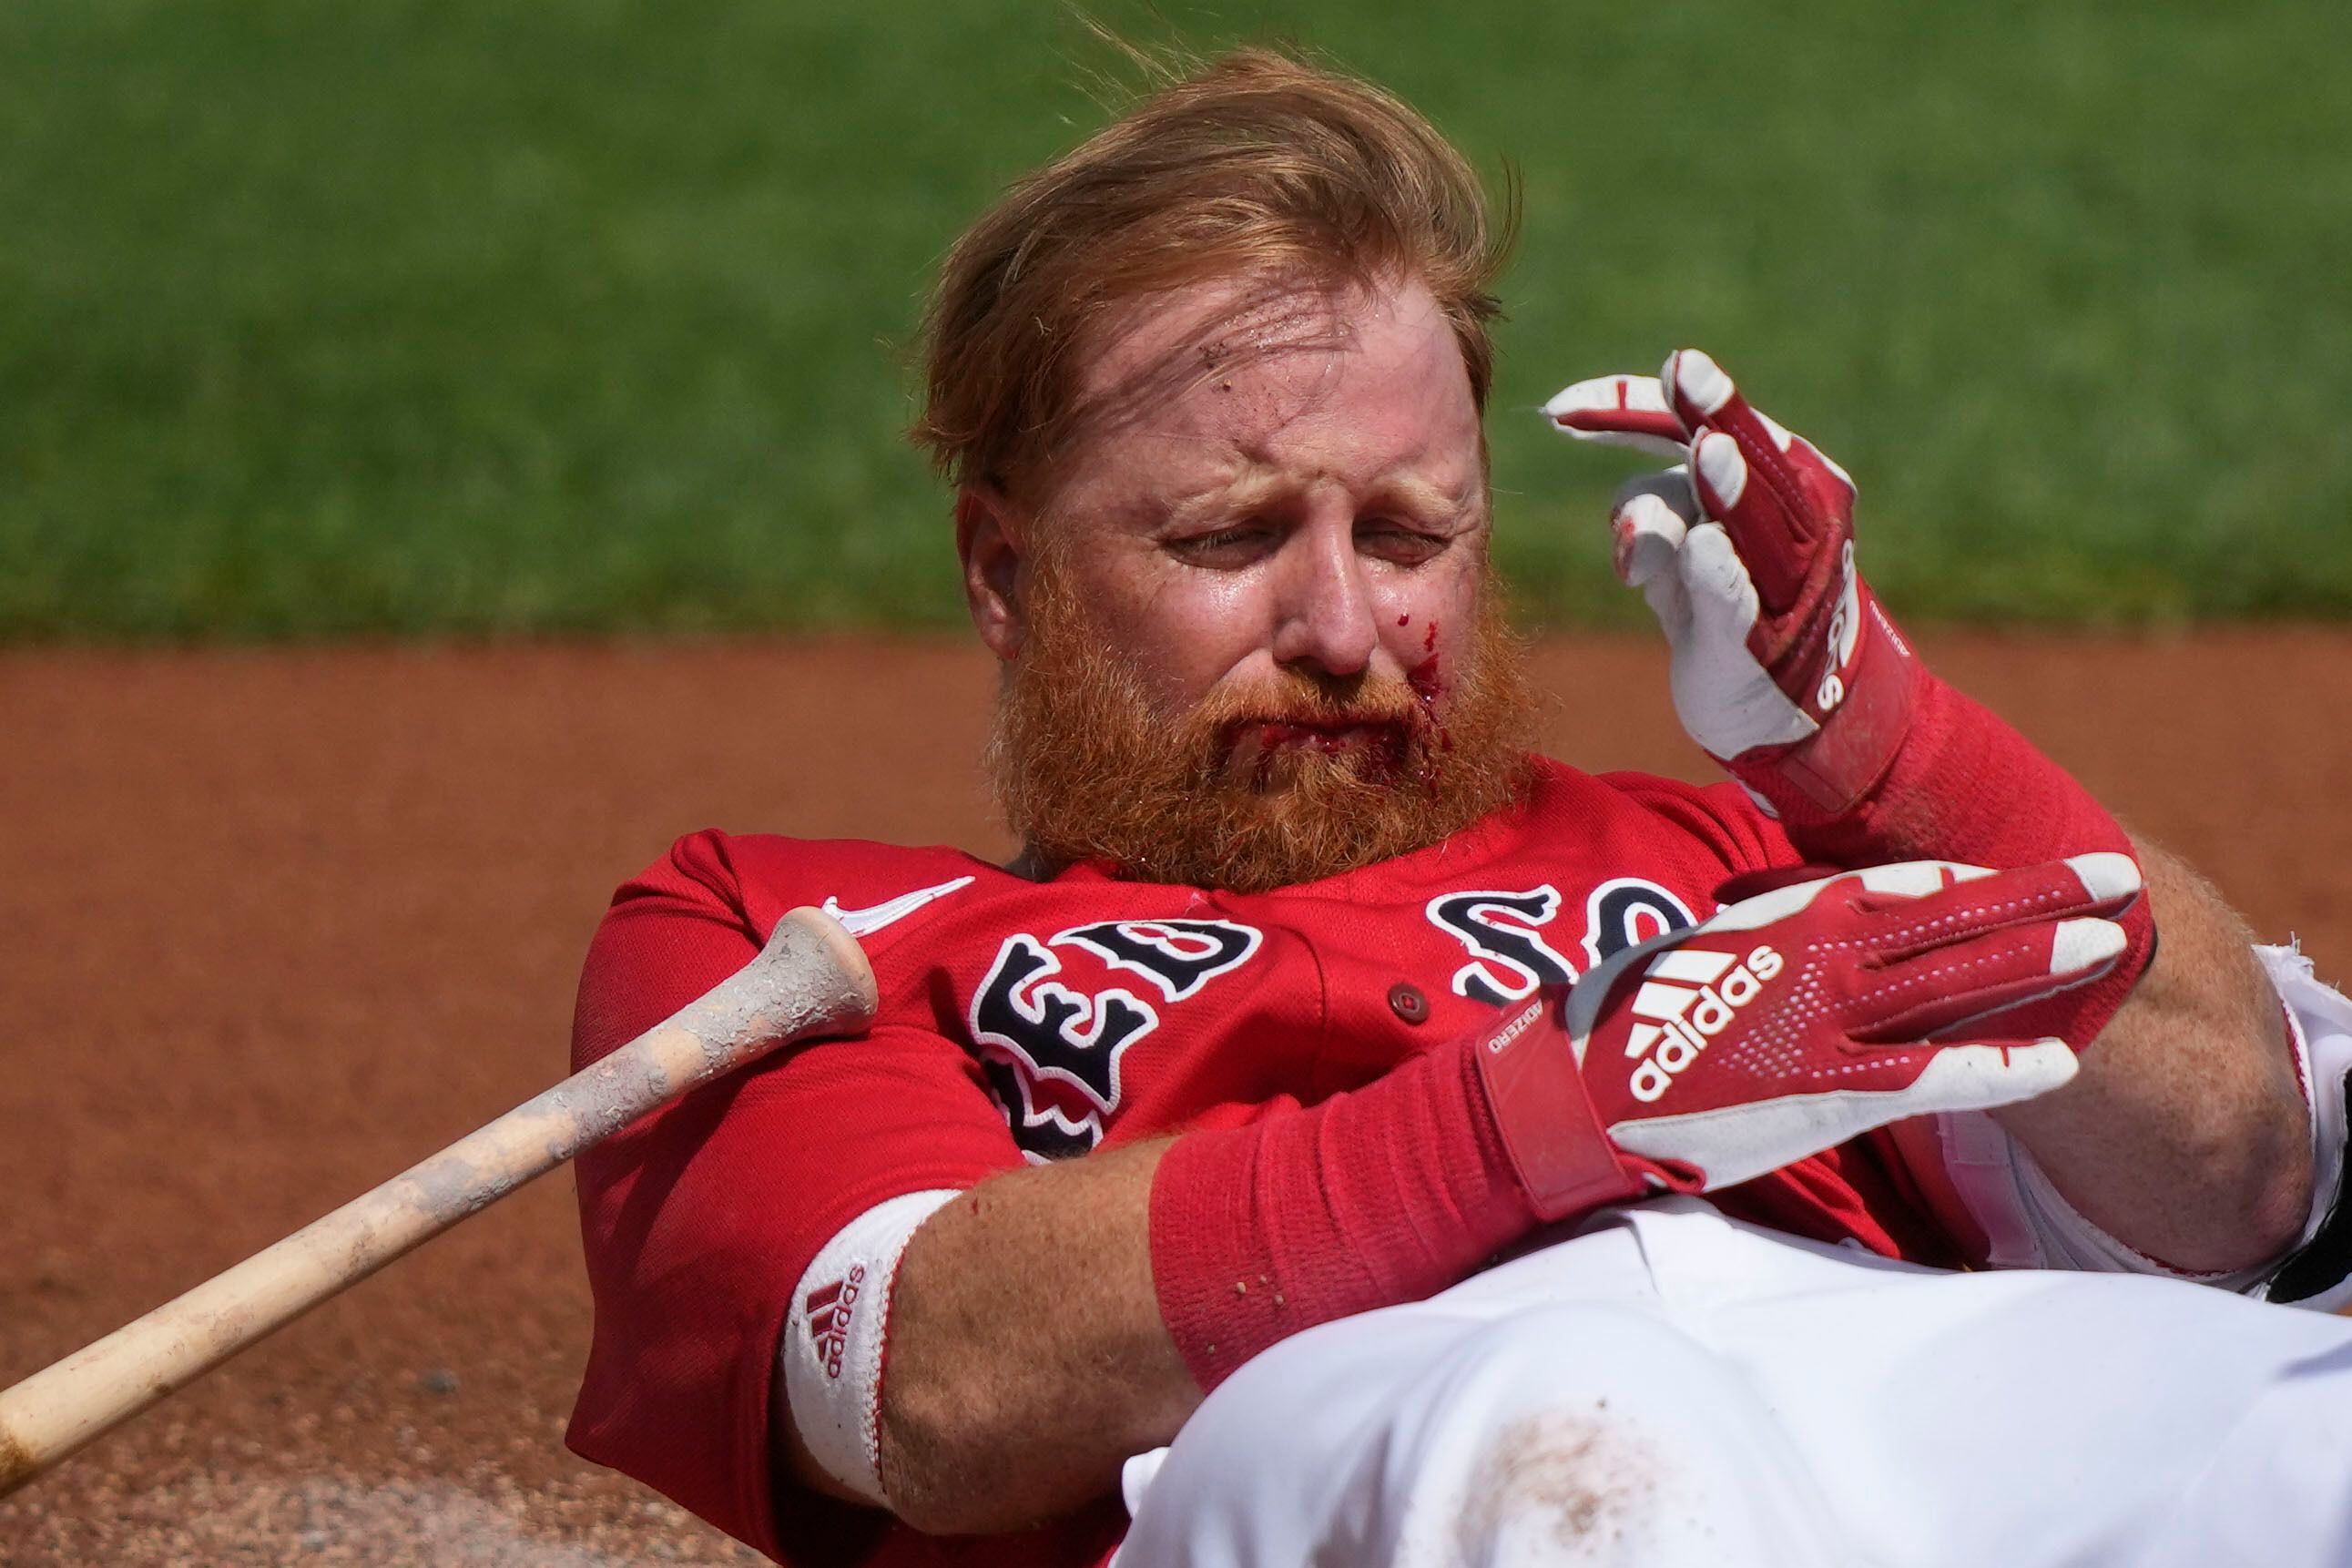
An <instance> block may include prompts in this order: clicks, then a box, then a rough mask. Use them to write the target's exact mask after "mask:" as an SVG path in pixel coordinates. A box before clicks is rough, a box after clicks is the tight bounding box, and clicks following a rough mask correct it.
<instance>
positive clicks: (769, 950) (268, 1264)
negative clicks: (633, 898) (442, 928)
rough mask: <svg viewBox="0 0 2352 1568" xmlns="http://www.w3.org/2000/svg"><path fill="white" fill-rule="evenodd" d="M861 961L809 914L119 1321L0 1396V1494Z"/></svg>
mask: <svg viewBox="0 0 2352 1568" xmlns="http://www.w3.org/2000/svg"><path fill="white" fill-rule="evenodd" d="M875 1005H876V994H875V987H874V972H873V971H872V970H871V969H870V968H868V967H867V966H866V955H865V953H864V952H862V951H861V950H860V949H859V948H858V945H857V942H856V938H854V937H852V936H851V935H850V934H849V933H848V932H847V931H845V930H843V929H842V927H841V925H840V923H839V922H838V921H835V920H834V919H833V918H832V917H831V916H829V915H827V914H824V912H823V911H821V910H813V909H805V908H803V909H797V910H793V911H792V912H791V913H789V914H787V915H785V916H784V918H783V919H782V921H778V922H777V925H776V929H775V931H774V933H773V934H772V935H771V936H770V937H769V938H768V942H767V945H766V946H765V947H764V948H762V949H761V952H760V955H759V956H758V957H757V958H754V959H753V960H752V961H751V963H748V964H746V965H745V966H744V967H743V968H742V969H741V970H740V971H739V972H738V973H735V974H733V975H731V976H730V977H729V978H728V979H726V980H723V981H721V982H720V983H719V984H718V985H716V986H714V987H712V988H711V990H710V992H709V994H707V995H705V996H703V997H702V998H701V999H700V1000H698V1001H695V1002H690V1003H688V1004H687V1005H685V1006H684V1007H682V1008H680V1009H678V1011H677V1013H675V1014H673V1015H672V1016H670V1017H669V1018H667V1020H665V1021H664V1022H662V1023H659V1024H656V1025H655V1026H653V1027H652V1028H650V1029H648V1030H646V1032H645V1033H644V1034H642V1035H640V1036H638V1037H636V1038H635V1039H634V1040H631V1041H630V1042H629V1043H628V1044H627V1045H625V1046H623V1047H620V1048H619V1049H617V1050H615V1051H614V1052H613V1053H612V1054H611V1055H609V1056H607V1057H605V1058H604V1059H603V1060H601V1061H598V1062H596V1063H594V1064H593V1065H592V1066H590V1067H587V1068H583V1069H582V1070H581V1071H579V1072H576V1073H574V1074H572V1076H571V1077H570V1078H568V1079H564V1080H563V1081H562V1083H560V1084H557V1085H556V1086H555V1087H554V1088H552V1089H548V1090H546V1091H545V1092H543V1093H541V1094H539V1095H537V1096H535V1097H534V1098H532V1099H530V1100H525V1101H524V1102H523V1103H522V1104H520V1105H519V1106H517V1107H516V1108H515V1109H514V1110H509V1111H508V1112H507V1113H506V1114H505V1115H504V1116H501V1117H499V1119H498V1120H497V1121H492V1122H490V1123H489V1124H488V1126H485V1127H483V1128H481V1129H480V1130H479V1131H475V1132H473V1133H471V1134H469V1135H468V1136H467V1137H465V1138H462V1139H459V1140H458V1141H457V1142H455V1143H452V1144H451V1145H450V1146H449V1147H448V1148H446V1149H444V1150H442V1151H441V1152H439V1153H437V1154H435V1155H433V1156H432V1157H430V1158H429V1159H426V1160H425V1161H424V1162H423V1163H419V1164H417V1165H414V1166H412V1167H410V1168H409V1169H408V1170H407V1171H405V1172H404V1173H401V1174H400V1175H397V1176H394V1178H393V1179H392V1180H390V1181H388V1182H386V1183H384V1184H383V1185H382V1186H379V1187H376V1188H373V1190H371V1191H369V1192H366V1193H363V1194H361V1195H360V1196H358V1197H356V1198H354V1199H352V1201H351V1202H350V1203H347V1204H345V1205H343V1206H342V1207H341V1208H339V1209H337V1210H335V1211H334V1213H332V1214H331V1215H327V1216H326V1217H325V1218H323V1219H320V1220H317V1221H315V1222H313V1223H312V1224H310V1225H309V1226H305V1227H303V1228H302V1229H300V1230H298V1231H296V1232H295V1233H294V1234H293V1235H291V1236H289V1237H286V1238H285V1239H284V1240H283V1241H279V1242H277V1243H275V1244H274V1245H272V1246H270V1247H265V1248H264V1249H262V1250H261V1251H259V1252H257V1253H255V1254H254V1255H253V1256H252V1257H251V1258H247V1259H246V1260H245V1261H244V1262H242V1263H240V1264H238V1265H236V1267H235V1268H231V1269H229V1270H228V1271H227V1272H226V1273H223V1274H216V1275H215V1276H214V1277H213V1278H212V1279H208V1280H206V1281H205V1282H204V1283H203V1284H201V1285H199V1286H197V1287H196V1288H195V1289H192V1290H190V1291H188V1292H187V1293H186V1294H185V1295H183V1296H180V1297H178V1298H176V1299H174V1300H170V1301H167V1302H165V1303H164V1304H163V1306H160V1307H158V1308H156V1309H155V1310H153V1311H152V1312H150V1313H148V1314H147V1315H146V1316H145V1317H143V1318H141V1319H139V1320H138V1321H135V1322H131V1323H129V1324H126V1325H125V1326H124V1327H122V1328H120V1329H117V1330H116V1331H114V1332H112V1333H110V1334H109V1335H107V1336H106V1337H105V1338H104V1339H102V1340H100V1341H98V1342H95V1343H93V1344H90V1345H88V1346H85V1347H84V1348H83V1349H81V1350H79V1351H76V1352H74V1353H73V1354H71V1355H69V1356H68V1357H66V1358H65V1359H64V1360H63V1361H60V1362H58V1363H55V1364H54V1365H52V1366H49V1367H47V1368H44V1369H43V1370H41V1371H39V1372H37V1373H34V1374H33V1375H32V1376H30V1377H28V1378H26V1379H25V1381H24V1382H22V1383H19V1384H16V1386H15V1387H13V1388H10V1389H8V1390H6V1391H5V1393H0V1497H5V1496H7V1495H8V1494H9V1493H10V1492H12V1491H15V1490H16V1489H17V1488H19V1487H21V1486H23V1485H25V1483H26V1482H27V1481H30V1480H31V1479H34V1478H35V1477H36V1476H38V1475H40V1474H41V1473H42V1472H43V1471H45V1470H47V1469H48V1468H50V1467H52V1466H54V1465H56V1464H57V1463H58V1461H59V1460H61V1459H63V1458H66V1457H67V1456H68V1455H69V1454H71V1453H73V1452H75V1451H76V1450H77V1449H79V1448H80V1447H82V1446H83V1445H85V1444H87V1443H89V1442H92V1441H94V1440H95V1439H97V1438H98V1437H100V1436H103V1435H104V1434H105V1433H107V1432H109V1431H111V1430H112V1429H113V1428H114V1427H116V1426H120V1425H121V1424H122V1423H123V1422H125V1421H128V1420H129V1419H131V1417H132V1416H133V1415H138V1414H139V1413H140V1412H141V1411H142V1410H144V1409H146V1408H147V1407H148V1406H149V1405H153V1404H154V1403H156V1402H157V1401H158V1400H160V1399H162V1398H163V1397H164V1396H165V1395H166V1394H172V1393H174V1392H176V1391H177V1390H179V1389H181V1388H184V1387H185V1386H186V1385H187V1384H190V1383H193V1382H194V1381H195V1379H197V1378H198V1377H200V1376H202V1375H203V1374H204V1373H207V1372H210V1371H211V1370H212V1369H213V1368H214V1367H215V1366H218V1365H219V1364H220V1363H222V1362H225V1361H226V1360H227V1359H228V1358H229V1357H231V1356H233V1355H235V1354H236V1352H239V1351H241V1350H243V1349H245V1348H246V1347H247V1345H250V1344H252V1343H254V1342H256V1341H257V1340H260V1339H262V1338H264V1337H265V1336H267V1335H268V1334H270V1333H273V1332H275V1331H277V1330H278V1329H280V1328H283V1327H284V1326H285V1325H286V1324H287V1323H289V1322H290V1321H293V1320H294V1319H295V1318H297V1317H299V1316H300V1315H301V1314H302V1313H304V1312H306V1311H308V1310H310V1309H311V1308H312V1307H315V1306H317V1305H318V1304H319V1303H320V1302H321V1301H323V1300H326V1299H327V1298H328V1297H330V1296H332V1295H334V1294H335V1293H336V1292H338V1291H340V1290H342V1289H347V1288H348V1287H350V1286H352V1285H355V1284H357V1283H358V1282H359V1281H360V1280H362V1279H366V1278H367V1277H368V1276H369V1275H371V1274H373V1273H374V1272H375V1271H376V1270H377V1269H379V1268H383V1266H384V1265H385V1264H387V1263H390V1262H391V1261H392V1260H393V1259H394V1258H398V1257H400V1256H401V1255H402V1254H404V1253H405V1252H407V1251H408V1250H409V1249H410V1248H412V1247H416V1246H418V1245H419V1244H421V1243H423V1242H425V1241H427V1240H429V1239H431V1238H432V1237H436V1236H438V1235H439V1234H440V1233H441V1232H443V1231H445V1230H446V1229H448V1228H449V1227H450V1226H453V1225H456V1224H457V1222H458V1221H459V1220H462V1219H464V1218H465V1217H466V1216H467V1215H471V1214H473V1213H475V1212H476V1211H478V1210H479V1209H481V1208H483V1207H485V1206H487V1205H489V1204H492V1203H495V1202H496V1201H497V1200H499V1198H502V1197H504V1196H506V1194H509V1193H510V1192H512V1191H514V1189H515V1188H517V1187H519V1186H520V1185H522V1184H524V1183H525V1182H528V1181H530V1180H531V1179H532V1178H533V1177H535V1176H541V1175H544V1174H545V1173H548V1172H549V1171H551V1170H553V1169H554V1168H555V1167H556V1166H558V1165H561V1164H562V1163H564V1162H565V1161H567V1160H569V1159H571V1158H572V1156H573V1155H575V1154H577V1153H579V1152H581V1151H582V1150H583V1149H587V1148H590V1147H592V1146H593V1145H594V1144H596V1143H597V1142H601V1141H603V1140H604V1139H605V1138H608V1137H610V1136H612V1134H614V1132H617V1131H620V1130H621V1129H622V1128H624V1127H625V1126H627V1125H628V1124H629V1123H630V1122H632V1121H635V1120H636V1119H637V1118H638V1117H640V1116H643V1115H645V1114H646V1112H647V1111H649V1110H654V1109H655V1108H656V1107H657V1106H660V1105H662V1104H663V1103H665V1102H666V1101H667V1100H672V1099H675V1098H676V1097H677V1096H678V1095H681V1094H684V1093H685V1092H686V1091H687V1090H688V1089H694V1088H696V1087H698V1086H699V1085H701V1084H705V1083H708V1082H709V1081H710V1080H711V1079H716V1078H719V1077H720V1076H722V1075H724V1074H726V1073H729V1072H732V1071H733V1070H735V1069H736V1068H740V1067H742V1066H744V1065H745V1064H747V1063H749V1062H752V1061H755V1060H757V1059H759V1058H761V1057H763V1056H765V1055H767V1054H768V1053H769V1052H770V1051H772V1050H774V1049H776V1048H777V1047H781V1046H784V1045H787V1044H790V1043H791V1042H793V1041H795V1040H803V1039H807V1038H810V1037H814V1036H819V1035H829V1034H848V1033H854V1032H856V1030H858V1029H861V1028H863V1027H864V1026H866V1024H867V1023H868V1022H869V1021H871V1020H872V1018H873V1016H874V1008H875Z"/></svg>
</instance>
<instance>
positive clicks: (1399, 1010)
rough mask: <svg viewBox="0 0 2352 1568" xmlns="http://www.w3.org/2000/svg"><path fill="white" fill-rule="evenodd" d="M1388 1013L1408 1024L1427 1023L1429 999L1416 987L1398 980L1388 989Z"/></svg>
mask: <svg viewBox="0 0 2352 1568" xmlns="http://www.w3.org/2000/svg"><path fill="white" fill-rule="evenodd" d="M1389 1011H1390V1012H1391V1013H1394V1014H1395V1015H1396V1016H1398V1017H1400V1018H1402V1019H1403V1020H1404V1021H1405V1022H1406V1023H1408V1024H1423V1023H1427V1022H1428V1021H1429V998H1428V997H1426V996H1424V995H1423V994H1422V991H1421V987H1420V986H1418V985H1408V984H1405V983H1404V982H1403V981H1402V980H1400V981H1398V982H1397V983H1396V984H1393V985H1391V986H1390V987H1389Z"/></svg>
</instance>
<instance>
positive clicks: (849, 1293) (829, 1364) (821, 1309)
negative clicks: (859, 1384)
mask: <svg viewBox="0 0 2352 1568" xmlns="http://www.w3.org/2000/svg"><path fill="white" fill-rule="evenodd" d="M865 1283H866V1265H864V1264H863V1263H859V1264H855V1265H853V1266H852V1267H851V1268H850V1270H849V1272H848V1274H846V1275H845V1276H844V1277H843V1278H841V1279H835V1281H833V1283H831V1284H830V1285H820V1286H818V1287H817V1288H816V1289H814V1290H812V1291H810V1292H809V1296H808V1326H809V1338H810V1339H812V1340H813V1341H814V1342H815V1343H816V1359H817V1360H818V1361H820V1362H822V1363H824V1374H825V1376H827V1377H839V1376H840V1375H841V1361H842V1357H843V1356H844V1355H845V1354H846V1353H847V1352H848V1349H849V1320H850V1316H851V1314H852V1313H853V1312H854V1311H855V1310H856V1306H857V1296H858V1292H859V1290H860V1289H862V1288H863V1287H864V1285H865Z"/></svg>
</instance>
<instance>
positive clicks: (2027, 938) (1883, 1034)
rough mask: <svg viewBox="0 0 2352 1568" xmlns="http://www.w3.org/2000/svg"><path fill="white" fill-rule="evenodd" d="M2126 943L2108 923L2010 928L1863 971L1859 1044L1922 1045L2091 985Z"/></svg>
mask: <svg viewBox="0 0 2352 1568" xmlns="http://www.w3.org/2000/svg"><path fill="white" fill-rule="evenodd" d="M2126 942H2127V938H2126V936H2125V933H2124V928H2123V927H2121V926H2119V925H2117V924H2116V923H2115V922H2114V921H2103V920H2090V919H2076V920H2063V921H2055V922H2053V923H2050V924H2047V925H2031V926H2015V927H2011V929H2009V930H2007V931H1995V932H1993V933H1991V934H1990V935H1988V936H1980V937H1977V938H1975V939H1973V940H1971V941H1969V942H1960V943H1958V944H1956V945H1954V946H1950V947H1938V948H1935V949H1932V950H1930V951H1929V952H1923V953H1921V954H1919V955H1918V956H1917V957H1916V958H1910V959H1906V960H1905V961H1903V962H1902V963H1893V964H1888V965H1886V966H1885V967H1884V968H1881V969H1876V970H1873V971H1867V972H1865V973H1866V974H1867V978H1866V979H1865V981H1864V988H1863V989H1862V991H1861V992H1860V993H1859V994H1857V995H1856V996H1855V997H1854V1000H1853V1007H1854V1016H1855V1017H1856V1020H1857V1021H1856V1024H1855V1026H1853V1028H1852V1029H1851V1030H1850V1031H1849V1033H1851V1034H1852V1035H1853V1037H1854V1038H1856V1039H1858V1040H1881V1041H1895V1040H1924V1039H1929V1038H1932V1037H1935V1036H1937V1035H1940V1034H1943V1033H1946V1032H1947V1031H1948V1030H1952V1029H1955V1028H1958V1027H1959V1026H1961V1025H1964V1024H1966V1023H1969V1021H1971V1020H1973V1019H1977V1018H1981V1017H1984V1016H1986V1015H1987V1014H1990V1013H1998V1012H2000V1011H2002V1010H2003V1009H2005V1008H2010V1007H2014V1006H2017V1005H2020V1004H2021V1003H2026V1002H2032V1001H2034V1000H2037V999H2038V998H2041V997H2043V996H2049V995H2053V994H2056V993H2058V992H2060V991H2064V990H2068V989H2070V988H2072V987H2074V986H2076V985H2080V984H2084V983H2085V982H2086V981H2091V980H2095V979H2097V978H2098V977H2099V976H2100V975H2102V974H2105V973H2107V972H2108V971H2109V970H2111V969H2113V968H2114V967H2115V963H2116V959H2118V958H2120V957H2121V956H2123V952H2124V948H2125V946H2126Z"/></svg>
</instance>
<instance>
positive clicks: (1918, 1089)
mask: <svg viewBox="0 0 2352 1568" xmlns="http://www.w3.org/2000/svg"><path fill="white" fill-rule="evenodd" d="M1900 1054H1901V1055H1902V1056H1904V1057H1907V1058H1912V1059H1914V1060H1918V1061H1920V1064H1921V1065H1920V1066H1919V1070H1918V1073H1917V1076H1916V1077H1915V1078H1914V1079H1912V1081H1911V1082H1910V1084H1909V1085H1908V1086H1906V1088H1904V1089H1899V1090H1897V1091H1895V1093H1894V1094H1893V1095H1891V1096H1890V1097H1889V1100H1890V1103H1889V1105H1888V1106H1887V1107H1886V1109H1887V1110H1889V1111H1891V1112H1892V1114H1890V1115H1888V1116H1886V1117H1885V1119H1884V1120H1883V1121H1879V1122H1878V1123H1877V1125H1879V1126H1881V1127H1884V1126H1885V1125H1886V1123H1887V1122H1890V1121H1901V1120H1902V1119H1903V1118H1905V1117H1908V1116H1934V1115H1938V1114H1943V1113H1946V1112H1949V1111H1955V1110H1993V1109H1995V1108H1996V1107H1999V1106H2003V1105H2015V1104H2016V1103H2017V1102H2018V1101H2020V1100H2032V1099H2033V1098H2034V1097H2035V1096H2036V1095H2042V1094H2047V1093H2049V1092H2050V1091H2051V1090H2052V1089H2056V1088H2058V1087H2059V1086H2061V1085H2062V1084H2064V1083H2066V1082H2068V1081H2070V1080H2071V1079H2073V1078H2074V1073H2075V1071H2076V1069H2077V1068H2078V1066H2079V1064H2078V1063H2077V1062H2076V1060H2075V1059H2074V1052H2073V1051H2071V1050H2069V1049H2068V1048H2067V1047H2066V1042H2065V1041H2063V1040H2032V1041H2023V1042H2020V1041H2007V1040H1990V1041H1976V1042H1971V1043H1967V1044H1954V1045H1948V1046H1918V1047H1913V1048H1912V1049H1911V1050H1909V1051H1906V1052H1903V1053H1900Z"/></svg>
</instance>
